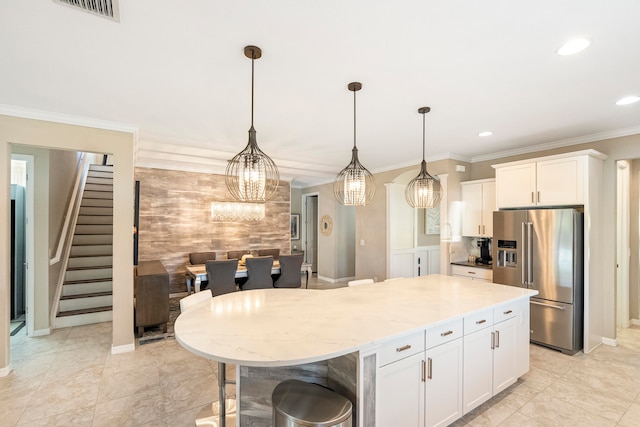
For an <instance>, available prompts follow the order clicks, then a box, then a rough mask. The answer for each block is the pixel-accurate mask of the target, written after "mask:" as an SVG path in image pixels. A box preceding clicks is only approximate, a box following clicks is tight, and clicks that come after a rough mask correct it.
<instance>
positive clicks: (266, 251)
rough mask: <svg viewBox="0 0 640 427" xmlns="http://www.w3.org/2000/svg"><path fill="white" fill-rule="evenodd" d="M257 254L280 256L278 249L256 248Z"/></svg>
mask: <svg viewBox="0 0 640 427" xmlns="http://www.w3.org/2000/svg"><path fill="white" fill-rule="evenodd" d="M258 256H272V257H273V259H278V258H280V249H258Z"/></svg>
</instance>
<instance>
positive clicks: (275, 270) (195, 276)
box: [185, 259, 313, 293]
mask: <svg viewBox="0 0 640 427" xmlns="http://www.w3.org/2000/svg"><path fill="white" fill-rule="evenodd" d="M185 269H186V272H185V276H186V280H187V289H188V291H189V293H191V287H193V288H194V291H195V292H200V285H201V284H202V282H203V281H206V280H207V267H206V265H205V264H185ZM300 272H301V273H303V272H304V273H306V275H307V277H306V281H305V285H304V287H305V289H307V288H308V287H309V276H310V275H312V274H313V271H312V265H311V264H310V263H306V262H303V263H302V266H301V267H300ZM275 274H280V262H279V261H278V260H277V259H276V260H273V266H272V268H271V275H275ZM243 277H247V267H246V265H244V263H238V269H237V270H236V279H239V278H243Z"/></svg>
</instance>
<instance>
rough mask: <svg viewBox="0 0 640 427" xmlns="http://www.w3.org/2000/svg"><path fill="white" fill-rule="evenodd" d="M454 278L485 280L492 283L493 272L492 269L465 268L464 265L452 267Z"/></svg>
mask: <svg viewBox="0 0 640 427" xmlns="http://www.w3.org/2000/svg"><path fill="white" fill-rule="evenodd" d="M451 275H452V276H464V277H470V278H472V279H483V280H487V281H489V282H491V281H492V280H493V271H492V270H491V269H490V268H476V267H465V266H462V265H452V266H451Z"/></svg>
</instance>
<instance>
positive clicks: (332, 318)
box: [175, 275, 537, 367]
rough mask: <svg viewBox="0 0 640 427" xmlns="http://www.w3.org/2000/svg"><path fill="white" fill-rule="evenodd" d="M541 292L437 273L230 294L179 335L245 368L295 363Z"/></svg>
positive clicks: (202, 310)
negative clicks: (324, 287) (322, 287)
mask: <svg viewBox="0 0 640 427" xmlns="http://www.w3.org/2000/svg"><path fill="white" fill-rule="evenodd" d="M536 294H537V292H536V291H534V290H529V289H524V288H517V287H512V286H505V285H498V284H493V283H483V282H478V281H471V280H469V279H464V278H459V277H452V276H442V275H431V276H422V277H415V278H410V279H403V280H395V281H391V282H382V283H374V284H370V285H361V286H357V287H348V288H338V289H332V290H305V289H266V290H255V291H248V292H236V293H232V294H227V295H222V296H219V297H216V298H213V299H211V300H210V301H208V302H206V303H203V304H201V305H200V306H198V307H196V308H194V309H193V310H192V311H189V312H188V313H185V314H181V315H180V316H179V317H178V319H177V320H176V323H175V336H176V339H177V340H178V341H179V342H180V344H181V345H182V346H184V347H185V348H187V349H188V350H190V351H191V352H193V353H195V354H198V355H201V356H203V357H207V358H209V359H213V360H217V361H220V362H225V363H232V364H237V365H244V366H263V367H267V366H291V365H299V364H304V363H311V362H317V361H321V360H326V359H330V358H333V357H338V356H341V355H344V354H348V353H352V352H356V351H360V352H363V351H369V350H371V349H374V348H376V347H377V346H379V345H381V344H384V343H385V342H388V341H389V340H392V339H396V338H400V337H402V336H404V335H408V334H411V333H414V332H417V331H420V330H426V329H427V328H430V327H435V326H438V325H439V324H441V323H444V322H447V321H451V320H455V319H457V318H462V317H464V316H466V315H470V314H473V313H474V312H477V311H480V310H484V309H488V308H490V307H497V306H500V305H502V304H506V303H509V302H511V301H515V300H519V299H523V298H529V297H531V296H534V295H536Z"/></svg>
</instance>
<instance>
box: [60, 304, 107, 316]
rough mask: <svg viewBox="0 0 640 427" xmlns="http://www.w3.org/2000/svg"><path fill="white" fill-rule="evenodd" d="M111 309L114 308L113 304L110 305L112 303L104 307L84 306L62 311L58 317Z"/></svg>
mask: <svg viewBox="0 0 640 427" xmlns="http://www.w3.org/2000/svg"><path fill="white" fill-rule="evenodd" d="M111 310H113V306H110V305H107V306H104V307H94V308H82V309H79V310H69V311H61V312H59V313H58V315H57V316H56V317H66V316H74V315H77V314H90V313H98V312H100V311H111Z"/></svg>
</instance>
